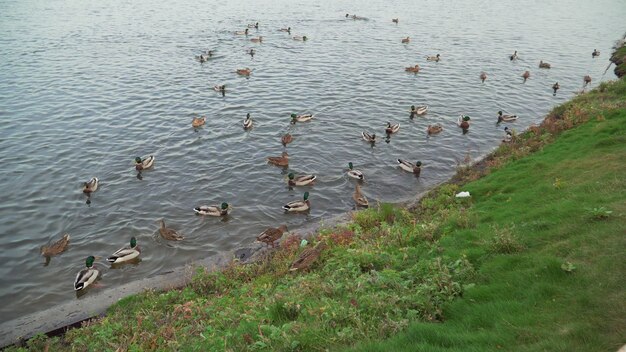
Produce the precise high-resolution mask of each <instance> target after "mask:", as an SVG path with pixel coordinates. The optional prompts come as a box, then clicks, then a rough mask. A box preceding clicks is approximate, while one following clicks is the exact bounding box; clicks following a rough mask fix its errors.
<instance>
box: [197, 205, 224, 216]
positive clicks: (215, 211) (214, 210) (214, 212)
mask: <svg viewBox="0 0 626 352" xmlns="http://www.w3.org/2000/svg"><path fill="white" fill-rule="evenodd" d="M231 209H232V207H231V206H230V204H228V203H226V202H223V203H222V204H221V205H219V206H217V205H201V206H199V207H195V208H193V211H194V212H195V213H196V214H200V215H209V216H226V215H228V213H229V212H230V211H231Z"/></svg>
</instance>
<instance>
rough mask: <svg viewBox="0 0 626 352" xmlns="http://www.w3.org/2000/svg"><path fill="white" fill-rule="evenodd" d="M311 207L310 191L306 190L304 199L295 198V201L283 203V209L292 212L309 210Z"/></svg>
mask: <svg viewBox="0 0 626 352" xmlns="http://www.w3.org/2000/svg"><path fill="white" fill-rule="evenodd" d="M310 208H311V203H310V202H309V192H304V197H303V199H302V200H295V201H293V202H289V203H287V204H285V205H283V209H284V210H285V211H287V212H290V213H292V212H300V211H307V210H309V209H310Z"/></svg>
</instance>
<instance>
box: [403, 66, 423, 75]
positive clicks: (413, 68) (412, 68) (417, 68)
mask: <svg viewBox="0 0 626 352" xmlns="http://www.w3.org/2000/svg"><path fill="white" fill-rule="evenodd" d="M404 70H405V71H406V72H413V73H418V72H420V65H417V64H416V65H415V66H410V67H405V68H404Z"/></svg>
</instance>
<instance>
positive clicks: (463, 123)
mask: <svg viewBox="0 0 626 352" xmlns="http://www.w3.org/2000/svg"><path fill="white" fill-rule="evenodd" d="M470 120H471V118H470V117H469V116H467V115H461V116H459V119H458V120H457V121H456V124H457V125H458V126H459V127H461V128H462V129H463V131H467V130H468V129H469V126H470V123H469V122H470Z"/></svg>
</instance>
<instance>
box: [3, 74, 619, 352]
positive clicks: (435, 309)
mask: <svg viewBox="0 0 626 352" xmlns="http://www.w3.org/2000/svg"><path fill="white" fill-rule="evenodd" d="M624 97H626V80H624V79H621V80H617V81H614V82H609V83H602V84H601V85H600V86H599V87H598V88H596V89H594V90H593V91H590V92H588V93H585V94H582V95H579V96H577V97H575V98H574V99H572V100H571V101H569V102H567V103H565V104H563V105H560V106H558V107H556V108H554V109H553V111H552V112H551V113H550V114H549V115H548V116H547V117H546V119H545V120H544V122H543V123H542V124H540V125H538V126H532V127H531V128H529V129H528V130H527V131H524V132H521V133H519V134H514V135H513V137H512V139H511V141H510V142H508V143H503V144H502V145H501V146H500V147H499V148H498V149H497V150H495V151H494V152H493V153H492V154H490V155H489V156H487V157H486V158H485V159H484V160H482V161H481V162H479V163H477V164H475V165H472V166H466V167H465V166H464V167H459V169H458V172H457V174H456V176H455V177H454V178H453V179H452V180H451V182H450V183H448V184H445V185H442V186H439V187H437V188H436V189H434V190H432V191H431V192H429V193H428V194H427V195H426V196H425V197H424V198H422V200H421V201H420V202H419V204H418V205H417V206H415V207H412V208H402V207H397V206H393V205H390V204H380V205H378V206H376V207H373V208H372V209H369V210H365V211H359V212H354V213H353V214H352V219H351V221H350V222H349V223H347V224H345V225H340V226H338V227H335V228H329V229H324V230H321V231H320V232H319V234H318V236H317V237H316V238H315V239H314V240H312V241H311V243H309V244H308V245H306V246H301V239H300V237H298V236H297V235H296V234H292V235H289V236H287V237H285V238H283V240H282V242H281V245H280V248H278V249H276V250H271V251H268V252H267V255H266V256H265V257H264V258H263V259H262V260H260V261H258V262H255V263H251V264H240V263H239V262H237V261H233V262H232V263H230V264H229V265H228V266H227V267H226V268H225V269H224V270H221V271H215V272H210V271H207V270H206V269H205V268H196V270H195V272H194V273H193V279H192V280H191V283H190V284H189V285H187V286H185V287H184V288H181V289H177V290H171V291H165V292H156V291H147V292H145V293H142V294H139V295H134V296H130V297H128V298H125V299H122V300H121V301H119V302H118V303H117V304H115V305H113V306H112V307H111V308H110V309H109V310H108V312H107V314H106V316H104V317H101V318H95V319H92V320H90V321H87V322H85V323H83V324H82V325H83V326H82V327H81V328H76V329H70V330H68V331H67V332H66V333H65V334H64V335H63V336H59V337H52V338H48V337H46V336H45V335H37V336H36V337H34V338H32V339H30V340H28V341H27V342H25V344H24V346H21V347H18V346H12V347H9V348H7V350H8V351H23V350H36V351H40V350H50V351H88V350H111V351H152V350H164V351H165V350H190V351H191V350H198V351H259V350H260V351H325V350H340V349H346V348H349V349H352V350H355V351H389V350H393V351H416V350H423V351H439V350H446V351H456V350H458V351H468V350H473V351H483V350H517V351H535V350H551V351H556V350H567V351H578V350H580V351H613V350H617V349H618V348H619V347H620V346H621V344H623V343H624V342H625V341H623V337H624V336H623V332H624V331H626V321H625V318H624V317H625V316H626V307H625V304H626V303H625V302H626V293H625V290H624V287H626V281H625V279H624V275H623V274H624V272H626V264H625V261H624V260H623V249H624V248H626V236H624V228H626V226H624V225H625V224H626V222H625V221H624V219H625V218H624V216H625V214H626V202H625V201H624V198H625V196H624V195H625V194H626V182H625V177H624V175H625V174H626V163H624V160H626V99H624ZM461 191H467V192H470V194H471V196H470V197H467V198H457V197H455V195H456V194H458V193H459V192H461ZM320 243H321V244H323V245H319V244H320ZM313 248H315V250H313ZM298 259H300V261H298ZM295 263H300V264H295Z"/></svg>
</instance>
